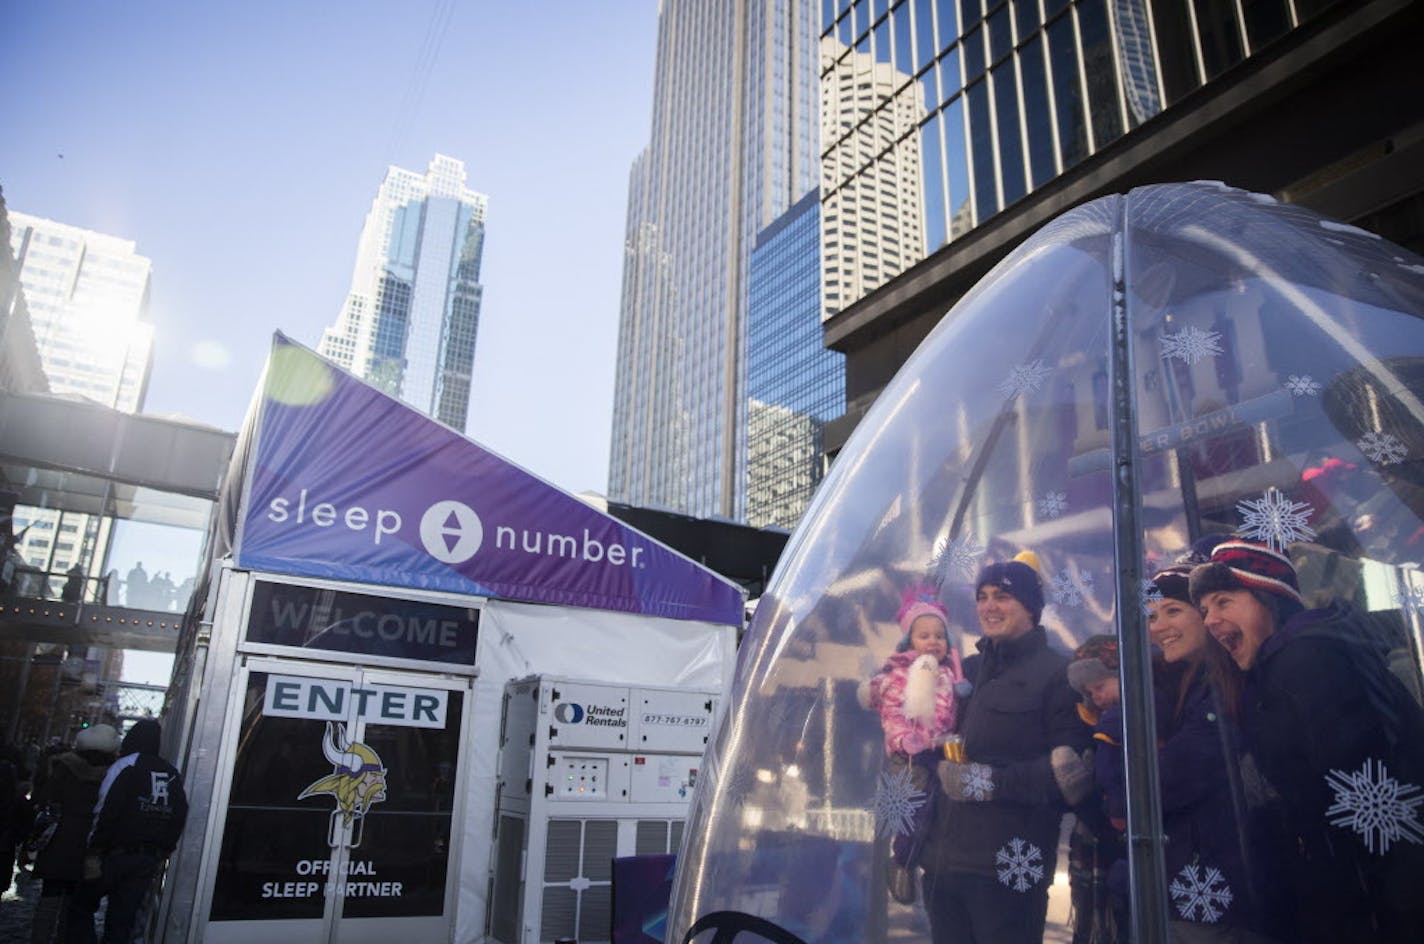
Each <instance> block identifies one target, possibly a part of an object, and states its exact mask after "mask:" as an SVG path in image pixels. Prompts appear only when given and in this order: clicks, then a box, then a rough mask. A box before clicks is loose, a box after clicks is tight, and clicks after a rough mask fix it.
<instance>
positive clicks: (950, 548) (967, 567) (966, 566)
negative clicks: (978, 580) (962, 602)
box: [930, 534, 984, 583]
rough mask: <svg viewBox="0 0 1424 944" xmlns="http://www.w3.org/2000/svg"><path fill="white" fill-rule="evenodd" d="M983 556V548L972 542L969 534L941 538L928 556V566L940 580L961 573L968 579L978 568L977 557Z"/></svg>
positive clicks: (972, 577)
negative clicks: (955, 537) (932, 553)
mask: <svg viewBox="0 0 1424 944" xmlns="http://www.w3.org/2000/svg"><path fill="white" fill-rule="evenodd" d="M983 556H984V548H982V547H980V546H979V545H978V544H975V543H974V539H973V538H971V537H970V536H969V535H967V534H966V535H965V536H964V537H962V538H957V539H955V540H953V541H951V540H949V539H948V538H941V539H940V541H939V543H938V544H936V545H935V551H934V556H933V557H932V558H930V568H931V569H932V570H933V571H934V572H935V573H936V574H938V575H939V579H940V582H941V583H943V582H944V581H945V580H947V579H949V577H950V575H951V574H955V573H961V574H964V575H965V578H966V579H968V580H973V579H974V574H975V572H976V571H977V570H978V569H979V559H980V558H981V557H983Z"/></svg>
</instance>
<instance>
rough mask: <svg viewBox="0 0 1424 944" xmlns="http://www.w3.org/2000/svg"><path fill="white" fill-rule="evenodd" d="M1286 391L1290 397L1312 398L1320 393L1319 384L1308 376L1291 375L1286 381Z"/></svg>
mask: <svg viewBox="0 0 1424 944" xmlns="http://www.w3.org/2000/svg"><path fill="white" fill-rule="evenodd" d="M1286 389H1287V390H1289V391H1290V392H1291V395H1292V396H1297V397H1313V396H1315V395H1316V394H1318V393H1319V392H1320V389H1321V388H1320V384H1319V383H1318V382H1316V381H1315V380H1314V379H1313V378H1312V377H1311V376H1310V375H1309V374H1291V375H1290V377H1288V378H1287V379H1286Z"/></svg>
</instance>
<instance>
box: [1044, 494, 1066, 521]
mask: <svg viewBox="0 0 1424 944" xmlns="http://www.w3.org/2000/svg"><path fill="white" fill-rule="evenodd" d="M1038 510H1039V512H1041V513H1042V514H1043V516H1044V517H1045V518H1057V517H1058V516H1059V515H1061V514H1063V512H1065V511H1067V510H1068V496H1067V494H1065V493H1063V492H1045V493H1044V496H1043V497H1042V498H1040V499H1039V500H1038Z"/></svg>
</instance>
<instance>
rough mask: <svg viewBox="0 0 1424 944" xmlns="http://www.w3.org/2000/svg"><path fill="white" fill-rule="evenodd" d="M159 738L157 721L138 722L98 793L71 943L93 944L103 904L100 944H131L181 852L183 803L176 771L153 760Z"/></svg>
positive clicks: (71, 922) (72, 918) (185, 806)
mask: <svg viewBox="0 0 1424 944" xmlns="http://www.w3.org/2000/svg"><path fill="white" fill-rule="evenodd" d="M161 735H162V731H161V729H160V728H159V726H158V722H157V721H148V720H145V721H139V722H138V723H136V724H135V725H134V726H133V727H132V728H131V729H129V733H128V734H127V735H125V736H124V741H123V744H122V745H121V746H120V748H119V754H120V756H119V759H118V760H117V761H115V762H114V765H113V766H112V767H110V768H109V772H108V775H107V776H106V777H105V778H104V782H103V784H101V785H100V787H99V802H98V803H97V804H96V805H95V807H94V829H93V831H92V832H91V833H90V834H89V858H88V860H87V861H86V863H85V881H84V884H83V885H82V886H81V887H80V891H79V894H78V895H76V896H75V900H74V907H75V911H74V912H72V913H71V915H70V920H69V933H68V939H69V940H70V941H71V942H74V944H94V940H95V936H94V912H95V911H97V910H98V907H99V901H100V900H101V899H103V898H105V897H107V898H108V899H109V909H108V912H107V914H106V916H105V918H104V944H127V942H129V941H132V940H133V939H134V934H135V932H136V931H137V928H135V924H137V921H138V915H139V911H140V910H141V909H142V907H143V904H144V899H145V898H146V897H147V896H148V891H149V888H150V887H151V886H152V884H153V879H154V876H156V875H157V874H158V870H159V868H160V867H162V865H163V862H164V860H166V859H167V858H168V856H169V855H170V854H171V853H172V852H173V849H174V848H175V847H176V846H177V845H178V836H179V835H180V834H181V833H182V832H183V821H184V820H185V819H186V818H187V816H188V798H187V796H186V795H185V794H184V792H183V779H182V778H181V777H180V776H179V775H178V771H177V770H175V769H174V767H173V765H172V764H170V763H168V761H166V760H164V759H163V758H162V757H159V756H158V750H159V741H160V738H161ZM93 864H97V866H98V869H97V874H95V869H94V868H93Z"/></svg>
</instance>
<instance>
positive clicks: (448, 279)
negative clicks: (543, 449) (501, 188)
mask: <svg viewBox="0 0 1424 944" xmlns="http://www.w3.org/2000/svg"><path fill="white" fill-rule="evenodd" d="M487 203H488V198H487V197H486V196H485V195H484V194H482V193H476V192H475V191H473V190H470V189H469V188H468V187H466V186H465V165H464V163H463V162H461V161H457V160H455V159H454V158H452V157H446V156H445V155H443V154H437V155H435V159H434V160H432V161H431V162H430V166H429V168H428V169H427V170H426V172H425V173H424V174H417V173H414V172H413V171H408V170H404V169H402V168H399V167H391V168H389V169H387V171H386V179H385V180H384V181H383V182H382V183H381V189H380V192H379V193H377V195H376V199H375V201H374V202H373V203H372V204H371V210H370V212H368V213H367V214H366V223H365V226H363V227H362V229H361V241H360V243H359V245H358V247H357V250H356V269H355V272H354V273H353V274H352V277H351V290H350V292H348V293H347V296H346V303H345V305H343V306H342V309H341V317H340V320H338V321H337V323H336V325H334V326H333V327H331V328H328V329H326V331H325V332H323V333H322V338H321V345H320V347H319V351H320V353H321V354H322V355H323V356H324V357H327V358H330V359H331V360H332V361H334V362H336V363H337V364H338V365H340V366H341V367H343V368H345V369H346V370H349V371H351V372H352V373H354V374H356V375H357V376H358V377H362V378H364V379H365V380H366V381H367V382H369V383H371V384H374V385H375V386H377V387H379V388H380V389H381V390H384V391H385V392H387V393H389V394H391V395H393V396H396V397H399V398H400V399H401V400H403V401H405V402H406V403H409V404H410V405H411V406H413V407H415V408H416V409H418V410H421V411H422V412H424V413H427V414H429V415H430V416H432V417H434V418H435V419H437V420H439V421H440V422H442V423H444V424H445V425H446V426H450V427H452V428H454V429H457V430H460V431H461V432H464V430H465V424H466V420H467V419H468V414H469V406H470V375H471V372H472V370H473V367H474V362H475V334H476V330H477V329H478V327H479V320H480V298H481V294H482V292H483V287H482V286H481V285H480V255H481V250H482V249H483V246H484V236H485V212H486V206H487Z"/></svg>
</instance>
